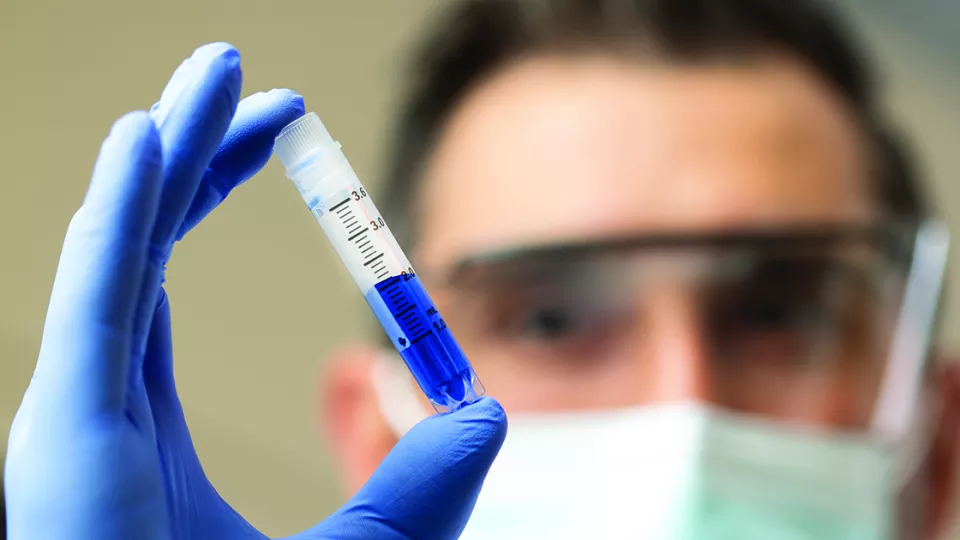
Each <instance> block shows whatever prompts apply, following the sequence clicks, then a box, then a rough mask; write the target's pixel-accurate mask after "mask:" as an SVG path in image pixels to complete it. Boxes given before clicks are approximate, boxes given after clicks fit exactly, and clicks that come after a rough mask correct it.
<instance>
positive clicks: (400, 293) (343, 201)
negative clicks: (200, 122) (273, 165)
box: [274, 112, 484, 413]
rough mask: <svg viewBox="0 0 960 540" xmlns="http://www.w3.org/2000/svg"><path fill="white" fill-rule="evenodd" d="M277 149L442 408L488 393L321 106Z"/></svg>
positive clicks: (285, 134)
mask: <svg viewBox="0 0 960 540" xmlns="http://www.w3.org/2000/svg"><path fill="white" fill-rule="evenodd" d="M274 152H275V153H276V155H277V157H279V158H280V161H281V163H283V166H284V168H285V169H286V175H287V178H289V179H290V180H292V181H293V184H294V185H295V186H296V188H297V191H299V192H300V196H301V197H303V200H304V202H306V203H307V207H308V208H309V209H310V212H311V213H313V216H314V217H315V218H316V220H317V223H319V224H320V227H321V228H322V229H323V232H324V233H325V234H326V236H327V239H329V240H330V244H331V245H332V246H333V249H334V251H336V253H337V255H339V256H340V260H341V261H343V264H344V266H346V268H347V271H348V272H349V273H350V276H351V277H353V281H354V282H355V283H356V284H357V286H358V287H360V291H361V292H363V295H364V298H366V300H367V304H369V305H370V309H371V310H373V313H374V315H376V317H377V320H379V321H380V325H381V326H382V327H383V329H384V331H386V333H387V336H389V338H390V341H391V342H392V343H393V346H394V347H396V349H397V352H399V353H400V357H401V358H403V361H404V363H406V365H407V368H408V369H409V370H410V373H411V374H413V378H414V379H416V381H417V384H418V385H419V386H420V388H421V390H423V393H424V394H425V395H426V396H427V399H428V400H429V401H430V403H431V404H432V405H433V407H434V409H436V410H437V412H441V413H442V412H448V411H454V410H457V409H460V408H461V407H463V406H464V405H466V404H469V403H472V402H474V401H476V400H477V399H479V398H480V396H483V395H484V389H483V385H482V384H480V380H479V379H478V378H477V375H476V373H474V371H473V367H471V366H470V362H469V361H468V360H467V357H466V355H465V354H464V353H463V350H462V349H461V348H460V345H458V344H457V341H456V340H455V339H454V338H453V334H451V333H450V330H449V329H448V328H447V323H446V322H444V320H443V317H442V316H441V315H440V313H439V312H438V311H437V308H436V307H435V306H434V304H433V301H431V300H430V297H429V296H428V295H427V292H426V290H425V289H424V288H423V285H422V284H421V283H420V279H419V278H418V277H417V273H416V272H415V271H414V269H413V266H412V265H411V264H410V261H409V260H407V257H406V255H404V253H403V251H401V250H400V246H399V245H398V244H397V241H396V239H395V238H394V236H393V233H391V232H390V227H388V226H387V224H386V222H385V221H384V220H383V217H382V216H381V215H380V212H378V211H377V208H376V206H374V204H373V200H371V198H370V194H369V193H368V192H367V190H366V189H365V188H364V187H363V185H361V184H360V180H359V179H358V178H357V175H356V173H354V172H353V168H352V167H351V166H350V163H349V162H348V161H347V158H346V156H345V155H344V154H343V151H342V150H341V147H340V143H338V142H336V141H334V140H333V138H332V137H331V136H330V133H329V132H327V129H326V128H325V127H324V125H323V122H321V121H320V117H319V116H317V115H316V113H313V112H311V113H308V114H306V115H305V116H303V117H301V118H299V119H298V120H295V121H294V122H292V123H291V124H290V125H288V126H286V127H285V128H284V129H283V130H282V131H281V132H280V134H279V135H278V136H277V139H276V145H275V147H274Z"/></svg>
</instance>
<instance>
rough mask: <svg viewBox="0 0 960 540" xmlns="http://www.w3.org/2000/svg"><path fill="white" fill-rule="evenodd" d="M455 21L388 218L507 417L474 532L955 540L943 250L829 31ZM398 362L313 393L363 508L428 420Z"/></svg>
mask: <svg viewBox="0 0 960 540" xmlns="http://www.w3.org/2000/svg"><path fill="white" fill-rule="evenodd" d="M450 11H451V12H452V13H450V14H449V16H448V18H446V19H443V22H441V23H440V25H439V28H438V30H437V32H436V33H435V35H434V36H432V37H431V38H430V39H428V40H427V41H426V42H425V43H424V44H423V49H422V51H423V52H422V53H421V57H420V62H419V64H417V65H416V68H415V69H414V71H413V72H412V73H413V89H412V92H411V95H410V96H409V98H408V102H407V106H406V108H405V109H404V115H403V116H402V118H401V123H400V125H399V130H398V132H397V133H396V136H395V139H394V140H395V141H396V152H395V153H394V155H393V161H392V163H393V167H392V169H391V174H390V176H389V177H388V182H387V186H386V188H385V191H386V198H384V197H383V196H380V197H378V201H380V203H381V205H385V212H386V214H387V216H388V220H387V221H388V222H389V223H390V224H391V227H392V228H393V231H394V233H395V234H397V236H398V238H399V239H400V240H401V243H402V244H404V245H403V247H404V249H405V251H406V252H407V254H408V255H410V256H411V259H412V261H413V263H414V266H415V268H416V269H417V271H418V272H419V275H420V277H421V278H422V281H423V283H424V284H425V285H426V286H427V287H428V289H429V290H430V292H431V295H432V296H433V298H434V300H435V301H436V302H437V307H438V308H439V310H440V312H441V313H442V314H443V315H444V316H445V318H446V320H447V322H448V323H449V325H450V328H451V330H452V331H453V333H454V335H455V336H456V337H457V338H458V340H459V342H460V344H461V346H462V347H463V349H464V351H465V352H466V353H467V356H468V357H469V358H470V360H471V362H472V364H473V366H474V368H475V369H476V371H477V373H478V374H479V377H480V379H481V380H482V382H483V384H484V386H485V387H486V389H487V391H488V392H489V394H490V395H492V396H495V397H496V398H497V399H498V400H499V401H500V403H501V404H503V406H504V408H505V410H506V411H507V414H508V416H509V417H510V434H509V435H508V436H507V440H506V443H505V446H504V447H503V449H502V451H501V453H500V455H499V457H498V458H497V461H496V462H495V463H494V465H493V468H492V469H491V472H490V475H489V476H488V477H487V480H486V482H485V484H484V488H483V490H482V491H481V494H480V498H479V501H478V504H477V507H476V508H475V510H474V513H473V517H472V518H471V521H470V524H468V526H467V528H466V532H465V534H464V538H676V537H683V538H701V539H706V538H740V539H742V538H890V537H893V536H894V535H895V534H899V535H900V536H902V537H904V538H918V537H926V536H923V535H929V534H931V533H933V532H934V531H937V530H943V529H942V527H943V526H944V524H945V523H946V522H947V518H948V514H949V512H950V511H951V510H952V507H951V506H950V502H949V501H950V498H949V496H948V495H949V493H950V491H951V488H950V487H949V486H950V485H951V483H952V478H953V466H954V465H953V459H952V456H953V452H952V449H953V447H954V445H955V442H956V441H955V437H954V433H955V431H954V423H955V422H956V418H955V417H953V416H952V415H951V414H941V411H942V410H943V409H941V408H940V407H942V406H946V405H945V404H947V403H951V402H952V400H955V399H956V395H955V394H954V392H955V386H946V387H944V388H945V389H944V390H942V391H941V389H939V388H938V387H937V383H936V382H935V381H936V380H937V378H938V377H939V376H940V374H939V373H938V371H939V370H940V369H941V366H939V365H938V364H937V363H936V362H931V363H929V364H928V365H927V366H926V367H923V368H921V367H920V366H921V365H922V364H923V361H924V359H925V358H926V352H925V351H924V350H923V346H921V345H920V341H921V340H922V338H921V336H922V335H923V333H924V332H927V331H929V330H930V325H929V324H928V323H927V322H921V319H922V318H923V317H925V316H924V315H920V312H922V311H924V310H926V311H927V313H928V315H929V316H932V312H933V311H934V310H935V307H936V298H937V294H938V293H937V291H938V285H937V283H938V281H937V280H938V279H939V278H938V277H936V276H935V275H934V277H933V279H929V278H928V279H927V280H926V281H925V282H924V283H923V287H924V288H925V290H926V291H927V295H926V299H925V300H922V301H921V300H918V299H917V298H914V299H913V300H908V299H907V295H906V283H907V279H908V276H909V275H910V270H909V268H911V263H910V261H911V260H912V261H913V266H912V268H913V270H914V277H915V279H923V278H919V277H918V276H919V274H917V272H923V270H921V268H923V267H925V266H929V265H930V264H933V265H936V264H937V263H930V262H925V261H930V260H942V259H937V258H938V257H942V250H941V251H940V255H933V254H932V253H931V252H925V253H921V252H922V251H926V248H923V249H921V247H922V246H920V244H921V243H922V244H924V245H926V243H925V242H920V243H915V242H914V241H913V239H915V238H917V233H918V230H923V224H924V223H927V222H928V220H929V217H930V210H929V208H928V206H927V205H926V203H925V201H924V194H923V189H922V186H921V185H920V180H919V179H918V178H916V177H915V176H914V173H913V171H912V170H911V169H910V167H909V164H908V161H907V156H906V152H905V150H904V149H903V148H902V147H901V143H900V142H899V141H897V140H896V139H895V138H894V137H893V136H892V135H890V129H889V126H888V125H887V123H886V121H885V118H884V117H883V115H882V113H881V112H880V109H879V103H878V102H877V101H878V100H877V91H876V88H875V84H874V80H873V78H872V73H871V72H870V69H869V67H868V65H867V62H866V61H865V59H864V58H863V56H862V55H861V54H860V52H859V51H858V50H857V49H856V47H854V45H853V44H852V43H850V40H849V38H848V36H847V35H846V31H845V29H844V28H843V27H842V26H841V25H840V24H839V23H838V22H837V21H836V20H835V15H834V13H833V12H832V11H830V10H829V9H828V8H827V7H826V6H822V5H820V4H817V3H812V2H776V1H761V0H747V1H744V0H719V1H718V0H709V1H693V0H690V1H686V0H679V1H676V0H675V1H635V2H631V1H614V0H609V1H599V2H597V1H592V2H591V1H557V2H516V1H485V2H482V1H478V2H460V3H457V4H456V6H455V7H452V8H451V9H450ZM918 226H920V229H918V228H917V227H918ZM929 232H930V231H929V230H928V231H927V233H929ZM927 233H922V232H921V233H920V234H921V236H922V237H923V238H928V239H929V238H930V237H929V235H927ZM901 235H904V236H901ZM897 237H900V238H910V239H911V240H909V241H907V242H906V243H904V244H901V240H897V239H896V238H897ZM935 243H936V242H935ZM898 244H899V245H900V247H897V246H898ZM941 247H942V245H941ZM940 249H941V248H933V251H938V250H940ZM915 254H916V255H915ZM934 274H936V272H934ZM916 302H921V303H923V304H924V306H925V308H922V309H919V310H912V309H911V308H907V307H905V306H906V305H910V304H911V303H913V304H916ZM905 309H906V310H908V311H913V313H912V315H906V312H905V311H904V310H905ZM901 317H905V319H901ZM907 321H913V322H907ZM902 324H907V325H908V326H911V327H912V328H913V330H906V329H905V327H903V326H902ZM905 333H908V334H910V335H911V336H913V337H914V338H916V339H912V340H907V341H909V342H911V343H912V344H913V345H914V346H915V347H919V348H918V349H916V350H915V351H914V352H913V353H911V354H912V358H913V359H914V360H913V361H912V362H914V363H913V365H914V368H912V369H914V372H913V373H914V374H913V375H911V374H910V373H911V372H910V369H906V370H905V369H903V368H902V364H903V363H904V362H903V359H904V357H903V355H902V353H903V352H904V343H905V340H904V336H905V335H906V334H905ZM385 347H386V348H389V347H390V345H389V344H385ZM381 351H384V349H381V348H379V347H365V346H361V347H352V348H344V349H343V350H341V351H340V352H339V353H337V354H336V355H335V358H334V362H333V363H332V367H331V369H330V371H329V372H328V373H327V376H326V377H324V381H325V385H326V386H324V387H323V388H322V389H321V391H320V393H319V395H320V398H321V401H322V409H323V410H324V411H325V416H324V418H325V420H326V429H327V431H328V435H329V437H328V438H329V439H330V440H332V441H334V445H335V449H336V450H337V453H338V455H339V457H340V464H341V469H342V470H343V471H344V472H345V478H346V481H347V486H348V487H349V488H350V489H354V490H355V489H357V488H359V486H361V485H362V484H363V483H364V482H365V481H366V479H367V478H368V476H369V475H370V473H371V472H372V471H373V470H374V469H375V468H376V466H377V465H378V464H379V463H380V461H381V459H382V458H383V456H385V455H386V454H387V452H388V451H389V450H390V448H391V447H392V446H393V445H394V444H395V443H396V441H397V438H398V437H399V436H401V435H403V433H404V432H405V431H406V429H408V428H409V427H410V426H412V425H414V424H415V421H416V420H418V419H419V418H422V417H423V416H426V415H427V414H428V412H431V409H430V407H429V404H428V403H427V402H426V401H425V400H424V399H423V398H422V397H421V398H420V399H419V402H417V401H416V400H414V399H413V398H412V397H411V396H416V395H417V394H418V393H415V392H413V391H408V390H409V389H410V387H411V386H412V385H413V383H412V379H410V378H409V377H408V376H406V375H405V374H404V370H403V368H402V363H401V362H400V360H399V358H398V357H396V355H393V354H391V353H390V352H389V349H386V352H381ZM898 366H899V367H898ZM921 373H923V374H924V375H925V378H923V379H921ZM913 377H916V378H913ZM943 380H948V379H943ZM413 388H415V386H413ZM895 394H896V395H900V396H918V397H915V398H910V399H906V400H905V399H904V398H902V397H901V398H894V397H892V396H893V395H895ZM914 399H915V400H916V401H915V402H914V401H913V400H914ZM936 400H943V401H940V402H939V403H942V404H944V405H938V404H934V402H935V401H936ZM894 401H897V403H896V404H894ZM923 403H926V405H922V404H923ZM914 405H915V406H914ZM923 409H926V410H927V412H926V413H924V412H921V411H922V410H923ZM927 414H932V415H934V416H936V417H937V418H939V419H940V421H941V425H940V430H939V433H940V436H939V438H937V435H936V433H937V432H938V431H937V430H936V428H934V427H933V426H932V425H931V424H929V423H927V422H926V421H924V420H923V417H924V416H925V415H927ZM895 417H896V418H899V420H893V419H892V418H895ZM894 424H896V425H897V426H898V427H896V428H894V427H893V425H894ZM923 426H926V427H923ZM931 441H934V442H931ZM900 445H917V446H918V447H922V448H924V450H922V451H921V450H919V449H918V448H917V449H915V450H916V451H917V452H921V453H923V455H925V456H926V459H925V460H924V461H923V464H922V466H919V468H917V467H916V466H915V461H912V460H917V459H919V457H918V456H911V457H896V458H894V457H892V456H891V455H890V454H889V453H890V452H896V451H897V450H894V448H897V447H898V446H900ZM881 455H882V456H883V457H882V458H881V457H880V456H881ZM680 456H683V457H680ZM874 462H875V463H874ZM867 463H873V465H871V466H868V465H867ZM893 468H897V469H898V471H899V472H897V473H894V472H891V469H893ZM896 474H900V475H902V476H903V478H899V477H898V478H896V479H894V478H892V476H893V475H896ZM886 475H891V478H887V476H886ZM798 477H802V478H803V482H800V481H799V478H798ZM911 481H912V482H913V483H912V485H911V487H910V491H909V493H910V494H909V495H904V493H906V491H905V490H904V489H903V486H902V485H901V484H903V483H909V482H911ZM898 494H899V495H900V499H899V500H897V496H898ZM897 529H898V530H897ZM921 529H922V530H921Z"/></svg>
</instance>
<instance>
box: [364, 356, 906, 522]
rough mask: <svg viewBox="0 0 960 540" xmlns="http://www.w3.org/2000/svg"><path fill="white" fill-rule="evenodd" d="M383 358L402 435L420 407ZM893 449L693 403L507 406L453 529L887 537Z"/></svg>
mask: <svg viewBox="0 0 960 540" xmlns="http://www.w3.org/2000/svg"><path fill="white" fill-rule="evenodd" d="M381 364H382V365H381V366H380V367H378V368H377V369H376V370H375V373H374V374H373V379H374V383H375V386H376V387H377V388H378V394H379V395H380V396H381V399H382V400H383V401H384V402H385V403H382V405H385V404H386V403H389V404H390V407H384V406H382V407H381V409H382V410H383V411H384V413H387V411H391V412H390V414H389V415H387V418H388V421H390V423H391V425H392V426H393V429H394V430H395V431H397V434H398V435H402V434H403V433H405V432H406V430H407V429H409V427H411V426H412V425H413V424H414V423H416V422H417V421H419V420H420V419H421V418H423V417H424V416H426V414H425V412H424V409H423V408H422V407H420V406H419V404H418V403H417V401H416V397H415V396H414V394H413V391H412V388H411V385H410V384H409V383H407V381H405V380H403V379H399V380H398V376H397V375H396V374H394V375H391V374H389V371H390V370H396V369H398V367H397V366H400V364H399V362H396V361H393V362H392V364H391V365H387V364H386V362H383V363H381ZM401 376H402V372H401ZM398 383H399V384H398ZM401 386H405V387H406V388H407V389H406V390H405V391H404V390H401V389H400V387H401ZM388 387H389V388H391V389H388ZM410 400H412V401H410ZM398 401H406V403H407V404H408V405H407V406H405V407H406V408H405V409H404V407H398ZM410 403H413V404H415V405H416V406H415V407H412V406H410V405H409V404H410ZM398 411H405V412H399V413H398ZM415 411H418V412H415ZM893 461H894V460H893V457H892V455H891V454H889V453H887V452H885V451H883V450H882V449H880V448H879V447H878V446H876V445H874V444H871V443H869V442H867V441H865V440H864V439H863V438H861V437H853V436H843V435H837V434H834V433H825V432H821V431H812V430H809V431H807V430H800V429H797V428H790V429H788V428H785V427H784V426H781V425H779V424H776V423H771V422H769V421H762V420H756V419H752V418H745V417H742V416H739V415H735V414H731V413H727V412H723V411H719V410H716V409H713V408H711V407H708V406H704V405H700V404H694V403H675V404H663V405H655V406H644V407H634V408H627V409H619V410H615V411H584V412H571V413H538V414H511V415H510V416H509V429H508V433H507V439H506V441H505V442H504V445H503V448H502V449H501V451H500V454H499V455H498V457H497V459H496V461H495V462H494V464H493V466H492V468H491V469H490V473H489V475H488V476H487V479H486V481H485V482H484V485H483V489H482V490H481V493H480V496H479V499H478V501H477V505H476V507H475V510H474V512H473V515H472V517H471V519H470V522H469V523H468V524H467V527H466V529H465V531H464V532H463V535H462V536H461V538H462V539H463V540H489V539H499V540H513V539H517V540H520V539H523V540H530V539H532V538H550V539H560V540H562V539H567V538H569V539H577V540H582V539H584V538H604V539H627V538H629V539H635V538H642V539H650V540H661V539H662V540H666V539H670V540H674V539H681V540H721V539H722V540H833V539H845V540H846V539H850V540H883V539H890V538H893V537H894V529H893V525H894V524H893V522H892V517H893V509H894V507H895V506H894V501H895V496H896V493H897V491H898V490H897V488H896V486H897V485H898V483H899V482H898V481H897V478H896V477H895V475H894V470H893V467H892V465H893Z"/></svg>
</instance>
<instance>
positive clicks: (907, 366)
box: [871, 221, 950, 487]
mask: <svg viewBox="0 0 960 540" xmlns="http://www.w3.org/2000/svg"><path fill="white" fill-rule="evenodd" d="M949 244H950V235H949V232H948V231H947V229H946V227H945V226H944V225H943V224H942V223H940V222H938V221H930V222H927V223H925V224H923V225H922V226H921V227H920V229H919V230H918V231H917V237H916V242H915V245H914V251H913V260H912V263H911V267H910V272H909V274H908V277H907V283H906V287H905V290H904V296H903V303H902V306H901V309H900V317H899V320H898V321H897V325H896V329H895V331H894V335H893V340H892V344H891V352H890V359H889V362H888V365H887V370H886V374H885V376H884V380H883V384H882V386H881V387H880V394H879V399H878V402H877V408H876V410H875V411H874V416H873V421H872V425H871V430H872V432H873V433H874V434H876V435H879V437H880V440H881V441H884V442H885V443H886V444H887V445H889V446H890V447H891V448H892V449H893V450H894V453H895V458H896V460H895V467H896V470H895V471H894V474H895V480H897V484H896V485H897V486H898V487H902V486H903V485H905V484H906V482H908V481H909V480H910V478H912V477H913V475H914V474H915V473H916V472H917V469H918V468H919V467H920V464H921V462H922V461H923V457H924V455H925V454H926V452H927V451H928V450H929V448H930V445H931V444H932V442H933V437H934V433H933V431H934V430H933V429H932V426H931V422H932V421H933V420H934V419H933V418H931V417H930V414H929V413H930V409H931V408H930V405H929V403H922V404H921V398H922V397H923V396H922V395H921V393H920V392H921V389H922V387H923V373H924V369H925V368H926V362H927V357H928V354H929V351H930V347H931V336H932V334H933V329H934V326H935V324H936V317H937V312H938V311H939V306H940V293H941V288H942V285H943V278H944V274H945V272H946V266H947V253H948V251H949ZM921 405H923V406H921ZM936 414H939V412H936Z"/></svg>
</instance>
